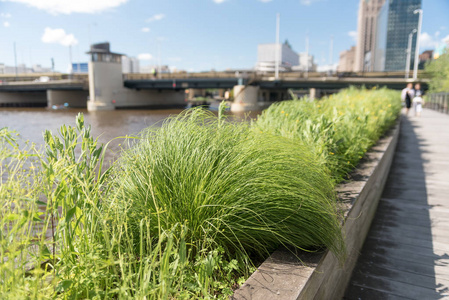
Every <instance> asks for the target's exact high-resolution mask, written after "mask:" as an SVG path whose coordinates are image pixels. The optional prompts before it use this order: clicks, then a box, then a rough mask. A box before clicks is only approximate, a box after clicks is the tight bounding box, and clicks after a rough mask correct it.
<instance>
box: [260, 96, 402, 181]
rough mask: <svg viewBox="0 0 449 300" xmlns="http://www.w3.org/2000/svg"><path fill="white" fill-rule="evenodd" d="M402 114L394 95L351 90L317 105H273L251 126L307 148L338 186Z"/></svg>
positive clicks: (301, 102) (308, 103)
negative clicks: (294, 141) (302, 144)
mask: <svg viewBox="0 0 449 300" xmlns="http://www.w3.org/2000/svg"><path fill="white" fill-rule="evenodd" d="M400 109H401V103H400V97H399V94H398V93H397V92H396V91H392V90H387V89H373V90H366V89H356V88H349V89H346V90H343V91H341V92H340V93H338V94H334V95H332V96H330V97H327V98H324V99H322V100H320V101H304V100H299V101H298V100H293V101H283V102H280V103H276V104H274V105H271V106H270V107H269V108H268V109H267V110H265V111H264V112H263V113H262V115H261V116H259V118H258V120H257V121H256V122H254V123H253V126H254V127H255V128H256V129H257V130H261V131H264V132H268V133H271V134H275V135H280V136H284V137H287V138H290V139H293V140H299V141H302V142H303V143H305V144H307V145H309V148H310V149H311V150H312V152H314V153H315V154H316V155H317V156H318V158H319V161H320V162H321V164H322V166H323V168H326V169H328V170H329V172H330V174H331V176H332V177H333V178H334V182H335V183H338V182H340V181H341V180H342V179H343V178H344V177H345V175H346V174H347V173H348V172H349V171H350V170H352V169H353V168H354V167H355V166H356V165H357V163H358V161H359V160H360V159H361V158H362V157H363V155H364V154H365V152H366V151H367V150H368V149H369V148H370V147H371V146H372V145H373V144H374V143H375V142H376V141H377V140H378V139H379V137H380V136H381V135H382V134H383V133H384V132H385V130H386V129H388V128H390V127H391V125H392V124H393V123H394V122H395V120H396V119H397V116H398V114H399V111H400Z"/></svg>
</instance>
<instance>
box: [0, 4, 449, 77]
mask: <svg viewBox="0 0 449 300" xmlns="http://www.w3.org/2000/svg"><path fill="white" fill-rule="evenodd" d="M358 6H359V0H271V1H270V0H163V1H162V0H157V1H156V0H0V63H5V64H7V65H11V66H13V65H14V50H13V49H14V48H13V44H14V42H15V43H16V49H17V61H18V63H25V64H26V65H28V66H29V65H30V64H31V63H32V64H41V65H42V66H44V67H50V66H51V58H54V61H55V69H56V70H58V71H62V72H66V71H67V69H68V65H69V47H68V45H72V57H73V62H77V61H78V60H79V61H81V62H85V61H87V59H88V57H87V55H85V52H86V51H88V48H89V41H91V42H92V43H95V42H103V41H109V42H110V43H111V48H112V51H114V52H119V53H124V54H127V55H128V56H136V57H137V56H139V55H140V57H141V58H144V59H145V60H141V65H151V64H157V61H158V57H159V51H158V49H160V58H161V63H162V64H166V65H170V66H172V67H176V68H178V69H183V70H187V71H203V70H210V69H212V68H214V69H216V70H224V69H227V68H252V67H253V66H254V65H255V63H256V60H257V45H258V44H261V43H272V42H274V41H275V31H276V28H275V25H276V13H280V15H281V33H280V38H281V41H284V40H286V39H288V40H289V42H290V44H291V45H292V46H293V49H294V50H295V51H297V52H303V51H305V39H306V35H307V34H308V35H309V38H310V50H309V51H310V53H311V54H312V55H314V57H315V61H316V62H317V63H318V64H320V65H322V64H327V63H329V45H330V39H331V36H333V37H334V47H333V49H334V51H333V62H334V63H335V62H337V61H338V56H339V53H340V52H341V51H343V50H346V49H349V48H350V47H351V46H352V45H355V40H354V34H355V32H356V30H357V13H358ZM423 11H424V14H423V27H422V32H423V34H422V40H421V51H422V50H427V49H433V48H435V47H436V46H437V45H438V43H441V41H442V40H443V39H444V38H446V37H448V38H449V18H448V15H449V1H448V0H423Z"/></svg>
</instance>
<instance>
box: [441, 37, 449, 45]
mask: <svg viewBox="0 0 449 300" xmlns="http://www.w3.org/2000/svg"><path fill="white" fill-rule="evenodd" d="M441 41H442V42H443V43H446V44H448V45H449V35H446V37H444V38H442V39H441Z"/></svg>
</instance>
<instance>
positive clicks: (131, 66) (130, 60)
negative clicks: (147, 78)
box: [122, 55, 140, 73]
mask: <svg viewBox="0 0 449 300" xmlns="http://www.w3.org/2000/svg"><path fill="white" fill-rule="evenodd" d="M122 72H123V73H140V64H139V60H138V59H137V58H136V57H128V56H126V55H123V56H122Z"/></svg>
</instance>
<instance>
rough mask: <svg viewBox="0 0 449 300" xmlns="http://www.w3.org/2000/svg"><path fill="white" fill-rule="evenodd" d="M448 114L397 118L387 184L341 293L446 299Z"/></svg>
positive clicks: (448, 262) (448, 265) (364, 296)
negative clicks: (398, 123)
mask: <svg viewBox="0 0 449 300" xmlns="http://www.w3.org/2000/svg"><path fill="white" fill-rule="evenodd" d="M448 129H449V116H448V115H445V114H441V113H438V112H435V111H429V110H425V111H424V112H423V115H422V117H421V118H416V117H413V112H412V111H410V115H409V116H408V117H405V116H404V117H403V118H402V128H401V133H400V137H399V143H398V147H397V150H396V154H395V157H394V161H393V165H392V169H391V171H390V174H389V178H388V181H387V185H386V188H385V191H384V193H383V195H382V198H381V200H380V202H379V207H378V209H377V213H376V216H375V219H374V221H373V224H372V226H371V229H370V232H369V234H368V237H367V240H366V241H365V245H364V247H363V250H362V252H361V254H360V257H359V260H358V262H357V266H356V268H355V269H354V273H353V275H352V279H351V282H350V284H349V286H348V288H347V290H346V295H345V297H344V299H348V300H349V299H449V130H448Z"/></svg>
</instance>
